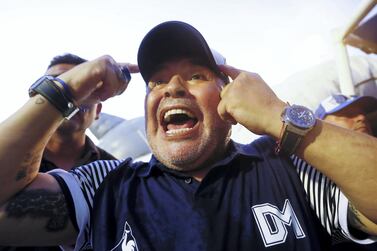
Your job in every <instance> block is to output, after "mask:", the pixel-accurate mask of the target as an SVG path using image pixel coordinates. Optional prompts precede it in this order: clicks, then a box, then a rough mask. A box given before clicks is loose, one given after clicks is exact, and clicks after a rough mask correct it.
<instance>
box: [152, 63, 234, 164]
mask: <svg viewBox="0 0 377 251" xmlns="http://www.w3.org/2000/svg"><path fill="white" fill-rule="evenodd" d="M148 86H149V92H148V94H147V96H146V100H145V110H146V111H145V112H146V131H147V137H148V141H149V145H150V147H151V149H152V152H153V154H154V155H155V156H156V157H157V158H158V159H159V160H160V161H161V162H162V163H163V164H165V165H166V166H168V167H170V168H173V169H176V170H179V171H193V170H197V169H201V168H203V167H207V165H208V164H210V163H212V162H213V161H215V160H217V159H219V158H220V156H221V155H222V154H223V153H224V151H225V148H226V146H227V143H228V142H229V135H230V127H231V125H230V124H229V123H228V122H225V121H223V120H222V119H221V118H220V117H219V115H218V113H217V105H218V104H219V101H220V92H221V89H222V86H223V81H222V80H220V79H219V78H218V77H217V76H216V75H215V74H214V73H213V72H212V71H211V70H209V69H208V68H207V67H204V66H200V65H197V64H195V63H193V61H192V60H188V59H183V60H173V61H169V62H167V63H165V64H164V65H162V66H161V67H159V70H157V71H156V72H155V73H154V74H153V75H152V77H151V79H150V82H149V85H148Z"/></svg>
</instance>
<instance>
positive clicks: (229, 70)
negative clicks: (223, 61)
mask: <svg viewBox="0 0 377 251" xmlns="http://www.w3.org/2000/svg"><path fill="white" fill-rule="evenodd" d="M219 68H220V70H221V71H222V72H223V73H224V74H225V75H227V76H229V77H230V78H231V79H232V80H234V79H235V78H236V77H237V76H238V75H239V74H240V73H241V70H239V69H237V68H235V67H233V66H230V65H219Z"/></svg>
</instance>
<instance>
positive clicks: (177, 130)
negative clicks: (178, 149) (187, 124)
mask: <svg viewBox="0 0 377 251" xmlns="http://www.w3.org/2000/svg"><path fill="white" fill-rule="evenodd" d="M191 129H192V128H180V129H173V130H168V131H166V134H168V135H169V136H172V135H177V134H180V133H183V132H187V131H189V130H191Z"/></svg>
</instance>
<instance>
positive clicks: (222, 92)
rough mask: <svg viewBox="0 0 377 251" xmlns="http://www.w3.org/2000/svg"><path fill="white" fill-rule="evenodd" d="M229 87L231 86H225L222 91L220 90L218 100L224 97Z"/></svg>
mask: <svg viewBox="0 0 377 251" xmlns="http://www.w3.org/2000/svg"><path fill="white" fill-rule="evenodd" d="M230 85H231V84H227V85H225V86H224V87H223V89H222V90H221V92H220V98H223V97H224V95H225V93H226V92H227V91H228V89H229V86H230Z"/></svg>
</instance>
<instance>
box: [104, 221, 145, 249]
mask: <svg viewBox="0 0 377 251" xmlns="http://www.w3.org/2000/svg"><path fill="white" fill-rule="evenodd" d="M120 245H122V251H138V250H139V249H138V247H137V244H136V240H135V237H134V236H133V234H132V230H131V227H130V225H129V224H128V222H127V221H126V223H125V224H124V231H123V236H122V239H120V241H119V242H118V244H117V245H116V246H115V247H113V248H112V249H111V250H110V251H114V250H115V249H116V248H117V247H119V246H120Z"/></svg>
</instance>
